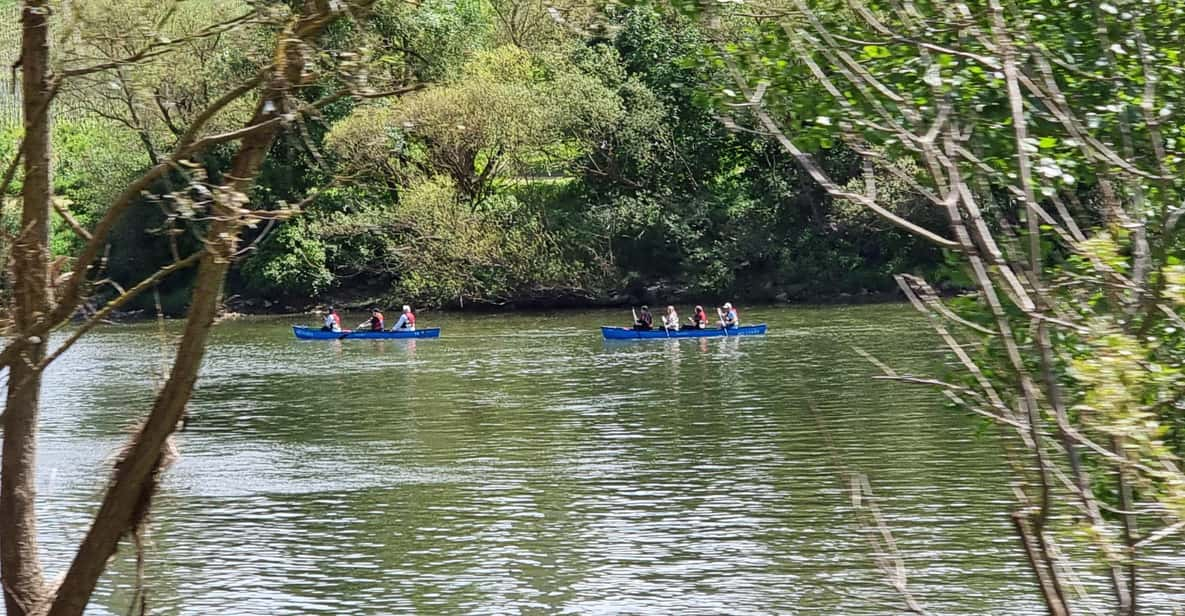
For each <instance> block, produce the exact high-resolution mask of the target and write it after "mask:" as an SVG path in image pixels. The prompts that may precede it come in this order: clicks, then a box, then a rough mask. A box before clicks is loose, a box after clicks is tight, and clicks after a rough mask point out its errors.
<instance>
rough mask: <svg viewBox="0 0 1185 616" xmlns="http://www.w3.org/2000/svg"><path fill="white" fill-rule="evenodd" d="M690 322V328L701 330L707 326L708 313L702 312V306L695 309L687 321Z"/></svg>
mask: <svg viewBox="0 0 1185 616" xmlns="http://www.w3.org/2000/svg"><path fill="white" fill-rule="evenodd" d="M687 320H688V321H691V326H692V327H694V328H695V329H703V328H705V327H707V326H708V313H706V312H704V307H703V306H696V307H695V314H693V315H691V316H690V317H688V319H687Z"/></svg>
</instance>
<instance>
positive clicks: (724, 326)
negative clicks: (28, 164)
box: [716, 308, 728, 337]
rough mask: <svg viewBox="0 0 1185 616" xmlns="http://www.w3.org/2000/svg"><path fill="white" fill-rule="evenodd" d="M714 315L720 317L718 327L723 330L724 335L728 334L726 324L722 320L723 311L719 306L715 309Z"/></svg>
mask: <svg viewBox="0 0 1185 616" xmlns="http://www.w3.org/2000/svg"><path fill="white" fill-rule="evenodd" d="M716 316H718V317H720V329H722V330H724V336H725V337H727V336H728V324H727V323H725V322H724V313H723V312H721V311H720V309H719V308H717V309H716Z"/></svg>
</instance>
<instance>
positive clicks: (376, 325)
mask: <svg viewBox="0 0 1185 616" xmlns="http://www.w3.org/2000/svg"><path fill="white" fill-rule="evenodd" d="M363 327H365V328H367V329H369V330H370V331H372V332H381V331H383V313H381V312H379V309H378V308H371V309H370V318H369V319H366V320H365V321H363V322H361V323H359V324H358V329H362V328H363Z"/></svg>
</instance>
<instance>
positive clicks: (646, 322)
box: [634, 306, 654, 330]
mask: <svg viewBox="0 0 1185 616" xmlns="http://www.w3.org/2000/svg"><path fill="white" fill-rule="evenodd" d="M634 329H641V330H647V329H654V316H653V315H651V314H650V307H649V306H642V309H641V310H639V311H638V318H637V319H635V320H634Z"/></svg>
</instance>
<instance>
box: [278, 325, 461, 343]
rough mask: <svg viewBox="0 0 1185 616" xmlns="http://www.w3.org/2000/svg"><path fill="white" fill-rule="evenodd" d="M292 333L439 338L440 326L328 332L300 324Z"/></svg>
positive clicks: (328, 336)
mask: <svg viewBox="0 0 1185 616" xmlns="http://www.w3.org/2000/svg"><path fill="white" fill-rule="evenodd" d="M292 333H294V334H296V337H297V338H300V339H301V340H341V339H343V338H349V339H350V340H354V339H356V338H364V339H367V340H391V339H395V340H402V339H407V338H439V337H440V328H439V327H432V328H429V329H417V330H415V331H411V332H405V331H398V332H376V331H370V330H361V329H360V330H357V331H345V332H327V331H323V330H322V329H321V328H319V327H301V326H299V325H293V326H292Z"/></svg>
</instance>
